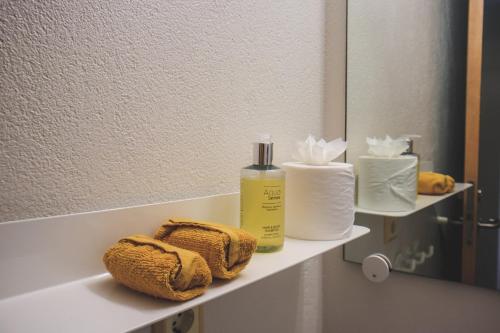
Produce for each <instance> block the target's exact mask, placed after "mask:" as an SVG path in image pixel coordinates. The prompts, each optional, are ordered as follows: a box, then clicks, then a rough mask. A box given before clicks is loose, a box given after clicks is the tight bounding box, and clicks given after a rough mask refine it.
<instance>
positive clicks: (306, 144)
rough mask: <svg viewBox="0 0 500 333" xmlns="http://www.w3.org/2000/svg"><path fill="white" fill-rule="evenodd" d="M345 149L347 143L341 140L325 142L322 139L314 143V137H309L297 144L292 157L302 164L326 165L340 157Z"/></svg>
mask: <svg viewBox="0 0 500 333" xmlns="http://www.w3.org/2000/svg"><path fill="white" fill-rule="evenodd" d="M346 148H347V142H346V141H344V140H342V139H341V138H338V139H335V140H332V141H330V142H326V141H325V140H324V139H320V140H318V141H316V139H315V138H314V136H312V135H309V136H308V137H307V139H306V140H305V141H299V142H297V150H296V151H295V152H294V153H293V154H292V157H293V158H294V159H295V160H296V161H299V162H302V163H304V164H309V165H328V163H330V162H331V161H332V160H334V159H336V158H337V157H339V156H340V155H342V154H343V153H344V152H345V150H346Z"/></svg>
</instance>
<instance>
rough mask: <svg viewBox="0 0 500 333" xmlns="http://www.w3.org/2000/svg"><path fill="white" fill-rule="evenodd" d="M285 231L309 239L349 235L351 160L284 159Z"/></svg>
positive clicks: (351, 189) (352, 198) (350, 225)
mask: <svg viewBox="0 0 500 333" xmlns="http://www.w3.org/2000/svg"><path fill="white" fill-rule="evenodd" d="M283 168H284V169H285V171H286V183H285V234H286V235H287V236H289V237H293V238H300V239H309V240H333V239H341V238H344V237H348V236H349V234H350V232H351V230H352V225H353V223H354V168H353V166H352V164H346V163H329V164H328V165H323V166H314V165H307V164H303V163H298V162H297V163H295V162H289V163H284V164H283Z"/></svg>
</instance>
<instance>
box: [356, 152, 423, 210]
mask: <svg viewBox="0 0 500 333" xmlns="http://www.w3.org/2000/svg"><path fill="white" fill-rule="evenodd" d="M417 164H418V160H417V157H416V156H414V155H401V156H396V157H379V156H360V157H359V159H358V206H359V207H360V208H365V209H371V210H377V211H387V212H398V211H409V210H412V209H414V208H415V203H416V200H417Z"/></svg>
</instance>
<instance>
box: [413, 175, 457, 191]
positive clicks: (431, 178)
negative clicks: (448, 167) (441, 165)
mask: <svg viewBox="0 0 500 333" xmlns="http://www.w3.org/2000/svg"><path fill="white" fill-rule="evenodd" d="M454 187H455V179H453V178H452V177H450V176H448V175H443V174H440V173H435V172H420V173H419V175H418V193H420V194H445V193H448V192H451V191H453V188H454Z"/></svg>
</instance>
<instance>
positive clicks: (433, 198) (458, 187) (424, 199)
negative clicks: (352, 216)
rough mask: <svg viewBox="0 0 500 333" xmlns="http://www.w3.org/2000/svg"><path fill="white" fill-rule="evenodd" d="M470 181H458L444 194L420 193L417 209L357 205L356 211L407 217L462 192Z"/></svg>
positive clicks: (468, 185)
mask: <svg viewBox="0 0 500 333" xmlns="http://www.w3.org/2000/svg"><path fill="white" fill-rule="evenodd" d="M471 186H472V185H471V184H468V183H456V184H455V188H454V189H453V192H450V193H446V194H442V195H418V197H417V204H416V207H415V209H413V210H410V211H406V212H384V211H377V210H371V209H364V208H360V207H356V213H361V214H369V215H378V216H388V217H405V216H409V215H411V214H414V213H416V212H418V211H419V210H422V209H424V208H427V207H429V206H432V205H435V204H437V203H438V202H440V201H442V200H445V199H447V198H449V197H451V196H454V195H456V194H458V193H461V192H463V191H465V190H466V189H468V188H469V187H471Z"/></svg>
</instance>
